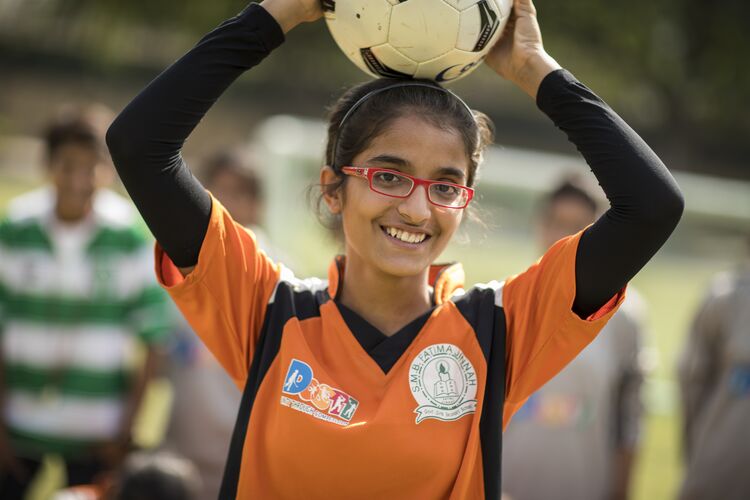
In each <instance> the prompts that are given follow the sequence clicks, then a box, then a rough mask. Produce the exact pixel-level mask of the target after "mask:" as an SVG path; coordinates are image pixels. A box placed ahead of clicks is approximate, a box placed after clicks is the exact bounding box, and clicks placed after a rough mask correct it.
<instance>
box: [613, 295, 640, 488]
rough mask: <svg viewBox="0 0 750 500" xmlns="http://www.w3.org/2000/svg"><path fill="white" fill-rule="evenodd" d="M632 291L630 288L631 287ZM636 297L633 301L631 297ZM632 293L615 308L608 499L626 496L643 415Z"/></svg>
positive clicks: (637, 329) (635, 306) (637, 322)
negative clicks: (615, 370)
mask: <svg viewBox="0 0 750 500" xmlns="http://www.w3.org/2000/svg"><path fill="white" fill-rule="evenodd" d="M631 292H632V291H631ZM634 300H636V301H637V302H636V304H633V301H634ZM639 302H640V299H639V298H638V296H637V295H636V294H634V293H633V294H631V296H630V301H629V302H628V303H627V305H628V307H623V309H622V310H621V311H619V312H618V314H619V315H620V321H619V323H618V325H621V329H620V331H618V332H617V335H618V339H617V340H618V343H620V348H619V353H620V355H621V359H620V363H621V366H620V374H619V380H618V381H617V388H616V393H615V412H614V417H615V422H614V429H615V443H614V450H613V454H614V455H613V457H612V472H611V474H612V482H611V488H612V491H611V496H610V498H611V499H612V500H626V499H627V498H630V491H631V488H632V477H633V469H634V466H635V459H636V456H637V453H638V444H639V442H640V437H641V428H642V424H641V419H642V418H643V401H642V398H641V390H642V388H643V379H644V367H643V362H642V356H641V353H642V351H643V345H644V339H645V337H646V328H645V317H644V316H645V315H644V314H643V310H642V309H643V307H644V306H643V305H642V304H640V303H639Z"/></svg>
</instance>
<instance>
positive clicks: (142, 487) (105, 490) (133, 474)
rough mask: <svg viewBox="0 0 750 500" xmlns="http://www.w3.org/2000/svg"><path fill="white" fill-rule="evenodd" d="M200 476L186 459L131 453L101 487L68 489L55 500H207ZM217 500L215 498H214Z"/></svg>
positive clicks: (139, 452)
mask: <svg viewBox="0 0 750 500" xmlns="http://www.w3.org/2000/svg"><path fill="white" fill-rule="evenodd" d="M200 485H201V481H200V475H199V473H198V470H197V469H196V468H195V466H194V465H193V464H192V463H191V462H190V461H189V460H187V459H185V458H184V457H180V456H179V455H175V454H173V453H168V452H165V451H156V452H146V451H138V452H135V453H131V454H130V455H128V457H127V458H126V459H125V460H124V462H123V464H122V466H121V467H120V468H119V469H117V470H115V471H112V473H111V474H110V475H109V476H108V477H107V478H106V479H105V480H104V481H101V482H100V484H90V485H82V486H73V487H70V488H65V489H63V490H60V491H58V492H56V493H55V494H54V496H53V497H52V500H203V499H207V498H208V497H203V496H200ZM210 498H214V497H210Z"/></svg>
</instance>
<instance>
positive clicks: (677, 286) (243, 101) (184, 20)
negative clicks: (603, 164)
mask: <svg viewBox="0 0 750 500" xmlns="http://www.w3.org/2000/svg"><path fill="white" fill-rule="evenodd" d="M244 5H245V3H244V2H242V1H237V0H213V1H205V0H204V1H197V0H180V1H177V0H159V1H156V2H155V1H151V0H130V1H128V2H123V1H115V0H97V1H94V0H0V213H1V212H2V210H3V207H4V206H5V204H6V202H7V200H8V199H9V198H10V197H12V196H14V195H16V194H19V193H20V192H22V191H24V190H26V189H28V188H30V187H33V186H35V185H38V184H39V183H40V182H42V180H43V171H42V169H41V168H40V164H41V161H42V154H41V143H40V142H39V140H38V138H37V136H38V133H39V132H40V130H41V127H42V126H43V125H44V123H45V122H46V121H47V120H48V119H49V118H50V116H51V115H52V114H53V112H54V111H55V109H56V108H57V107H58V106H59V105H60V104H61V103H66V102H78V103H82V102H87V101H90V100H93V101H99V102H103V103H105V104H107V105H109V106H111V107H112V108H114V109H116V110H119V109H121V108H122V106H124V105H125V104H126V103H127V102H128V100H129V99H131V98H132V97H133V96H134V94H135V93H136V92H137V91H138V90H139V89H140V88H141V87H143V86H144V85H145V84H146V83H147V82H148V81H149V80H150V79H151V78H153V77H154V76H155V75H156V74H158V72H159V71H161V70H162V69H163V68H164V67H165V66H166V65H167V64H169V63H170V62H171V61H173V60H174V59H175V58H176V57H178V56H179V55H180V54H181V53H182V52H184V51H185V50H187V49H188V48H189V47H190V46H191V44H192V43H194V42H195V41H196V40H197V39H198V37H199V36H200V35H201V34H202V33H203V32H205V31H207V30H208V29H210V28H211V27H213V26H214V25H216V24H217V23H218V22H220V21H221V20H222V19H224V18H225V17H229V16H230V15H232V14H234V13H236V12H238V11H239V10H241V9H242V8H243V7H244ZM536 5H537V8H538V10H539V13H540V21H541V24H542V32H543V34H544V35H545V43H546V46H547V49H548V51H549V52H550V53H551V54H552V55H553V56H554V57H556V58H557V59H558V61H560V62H561V64H563V65H564V66H565V67H567V68H568V69H570V70H571V71H573V73H574V74H576V75H577V76H578V77H579V78H580V79H581V80H582V81H583V82H585V83H587V84H588V85H589V86H590V87H592V88H593V89H594V90H595V91H596V92H597V93H599V94H600V95H601V96H602V97H603V98H604V99H605V100H606V101H607V102H608V103H610V104H611V105H612V106H613V107H614V108H615V109H616V110H617V111H618V112H620V114H621V115H622V116H623V117H624V118H625V119H626V120H627V121H628V122H629V123H630V124H631V125H632V126H633V127H634V128H635V129H636V130H637V131H638V132H639V133H641V134H642V135H643V136H644V137H645V138H646V139H647V140H648V141H649V143H650V144H651V145H652V146H653V148H654V149H655V150H656V151H657V153H658V154H659V155H660V156H661V157H662V159H663V160H664V162H665V163H666V164H667V165H668V166H669V167H670V169H671V170H672V171H673V172H674V173H675V177H676V178H677V180H678V182H679V184H680V185H681V187H682V188H683V191H684V193H685V195H686V199H687V208H686V213H685V216H684V218H683V221H682V223H681V224H680V226H679V227H678V229H677V230H676V232H675V233H674V235H673V236H672V238H671V239H670V241H669V242H668V243H667V245H666V246H665V248H664V249H663V250H662V251H661V252H660V253H659V254H658V255H657V257H656V258H655V259H654V260H653V261H652V262H651V263H650V264H649V265H648V266H647V267H646V269H645V270H643V271H642V272H641V273H640V274H639V275H638V277H637V278H636V279H635V280H634V286H635V287H636V288H637V289H638V290H639V292H640V293H641V295H643V296H644V298H645V299H646V301H647V303H648V308H649V317H648V325H649V330H650V333H651V337H650V338H649V339H648V342H649V347H650V349H649V356H648V360H647V361H648V363H649V364H650V366H651V368H652V370H651V373H650V376H649V379H648V382H647V385H646V405H647V425H646V428H645V434H644V436H643V441H642V445H641V452H640V455H639V457H638V462H637V470H636V480H635V492H634V493H635V494H634V498H636V499H639V500H653V499H657V500H658V499H668V498H672V497H673V496H674V493H675V491H676V488H677V487H678V485H679V481H680V479H681V470H682V465H681V460H680V449H679V432H680V422H679V416H678V414H677V393H676V385H675V365H676V356H677V354H678V352H679V349H680V347H681V344H682V341H683V339H684V337H685V334H686V330H687V328H688V325H689V323H690V321H691V319H692V314H693V312H694V310H695V307H696V305H697V303H698V301H699V300H700V298H701V295H702V293H703V291H704V290H705V287H706V285H707V283H708V280H709V278H710V277H711V276H712V275H714V274H715V273H717V272H719V271H722V270H727V269H731V268H733V267H735V266H736V265H737V264H738V263H739V262H741V261H742V260H744V259H747V252H748V247H749V245H750V139H749V138H750V113H748V112H747V110H748V109H750V68H749V67H748V65H747V64H746V61H745V59H746V58H747V50H746V49H747V48H748V45H750V44H748V42H747V38H748V36H747V31H746V30H747V20H748V19H750V7H749V5H750V4H748V3H747V2H742V1H732V0H726V1H717V2H713V3H708V2H705V1H698V0H662V1H659V2H652V1H646V0H631V1H628V2H625V1H608V2H601V1H593V0H569V1H566V2H560V1H555V0H537V2H536ZM365 79H367V76H366V75H364V74H363V73H361V72H360V71H359V70H358V69H356V68H355V67H354V66H353V65H352V64H351V63H350V62H349V61H348V60H347V59H346V58H345V57H344V56H343V55H342V54H341V53H340V52H339V50H338V48H337V47H336V46H335V44H334V43H333V41H332V39H331V38H330V36H329V34H328V32H327V30H326V27H325V25H324V24H323V23H322V22H320V23H316V24H314V25H305V26H302V27H300V28H298V29H297V30H295V31H294V32H292V33H291V34H290V35H289V36H288V39H287V43H285V44H284V45H283V46H282V47H281V48H280V49H278V50H277V51H276V52H274V54H273V55H272V56H271V57H270V58H269V59H268V60H267V61H265V62H264V63H263V64H262V65H261V66H260V67H258V68H256V69H254V70H253V71H251V72H250V73H249V74H247V75H246V76H244V77H243V78H242V79H241V80H240V81H239V82H238V83H237V84H236V85H235V86H233V87H232V88H231V89H230V90H229V92H228V93H227V95H226V96H225V97H224V98H223V99H222V100H221V101H220V102H219V103H218V104H217V105H216V106H215V107H214V109H212V111H211V112H210V113H209V115H208V116H207V118H206V119H205V120H204V122H203V123H202V124H201V126H200V127H199V128H198V129H197V130H196V132H195V133H194V135H193V137H192V138H191V140H190V141H189V143H188V145H187V147H186V151H185V155H186V157H187V159H188V161H189V162H190V161H193V162H195V161H199V160H200V159H202V158H204V157H205V156H207V155H209V154H210V153H212V152H213V151H215V150H217V149H219V148H221V147H226V146H231V145H235V144H238V143H248V144H251V145H252V148H253V149H254V150H255V152H256V154H257V155H258V158H259V159H260V160H261V164H262V167H263V170H264V173H265V175H266V176H267V177H266V180H267V183H268V192H269V195H268V207H267V210H266V216H267V220H266V224H265V227H266V229H267V232H268V234H269V236H270V237H271V239H272V241H274V242H275V244H276V245H277V246H278V247H279V248H281V249H282V250H283V252H284V253H285V254H286V255H288V256H289V257H290V261H291V262H292V263H293V265H294V268H295V272H296V273H297V274H298V275H301V276H307V275H317V276H322V275H325V268H326V266H327V264H328V261H329V259H330V258H331V256H332V255H333V254H334V253H335V252H336V251H337V248H336V244H335V243H334V242H332V241H330V240H329V239H327V238H326V236H325V234H324V232H323V230H322V229H321V228H320V226H319V225H318V224H317V222H316V221H315V219H314V217H313V216H312V215H311V212H310V210H309V207H308V205H307V202H306V197H305V190H306V187H307V186H308V185H309V184H310V183H311V182H312V181H313V179H314V178H315V177H316V173H317V170H318V168H319V166H320V164H321V158H322V147H323V139H324V126H323V122H322V121H320V120H321V119H322V117H323V113H324V110H325V108H326V106H328V105H329V104H331V103H332V102H333V100H334V99H335V97H336V96H337V95H338V94H339V93H340V91H341V90H342V89H344V88H345V87H347V86H349V85H350V84H353V83H356V82H360V81H363V80H365ZM453 89H454V90H455V91H457V92H458V93H459V94H461V95H462V96H463V97H464V98H465V99H466V100H467V101H468V103H469V104H470V105H471V106H472V107H474V108H477V109H480V110H482V111H484V112H486V113H487V114H489V115H490V116H491V117H492V118H493V120H494V121H495V123H496V127H497V142H498V147H495V148H494V149H493V150H492V151H491V152H490V153H489V154H488V155H487V161H486V163H485V165H484V167H483V171H482V173H481V178H480V183H479V197H480V199H479V204H480V207H482V218H483V219H484V221H485V223H486V227H481V226H479V225H477V224H472V223H469V224H467V225H466V227H465V228H464V230H463V233H464V234H463V236H462V238H461V240H462V241H461V242H458V243H456V244H454V245H453V246H452V247H451V248H450V249H449V251H448V252H447V255H446V256H445V258H446V260H460V261H462V262H464V264H465V266H466V268H467V272H468V278H469V281H470V282H476V281H487V280H490V279H502V278H504V277H506V276H508V275H510V274H514V273H516V272H519V271H521V270H523V269H524V268H525V267H526V266H528V265H529V264H530V263H531V262H532V261H533V260H535V258H536V257H537V256H538V255H539V253H540V251H541V249H539V248H537V247H536V246H535V243H534V239H533V236H534V235H533V224H532V223H533V220H532V219H533V209H534V206H535V200H536V199H537V198H538V196H540V195H541V194H542V193H543V192H545V190H547V189H549V187H550V186H551V185H552V184H553V183H554V182H555V181H556V180H557V179H558V178H559V177H560V176H561V175H562V174H563V173H564V172H567V171H569V170H580V171H583V172H585V171H586V167H585V164H583V163H582V160H581V159H580V158H579V157H578V156H576V154H575V150H574V148H573V147H572V146H570V145H569V144H567V142H566V140H565V138H564V136H563V135H562V134H561V133H560V132H558V131H557V130H555V129H554V127H553V126H552V125H551V124H550V123H549V121H548V120H547V118H546V117H544V116H543V115H542V114H541V113H540V112H539V111H538V110H536V107H535V105H534V103H533V102H532V101H530V100H529V99H528V98H527V97H526V96H525V95H524V94H522V93H521V92H520V91H518V90H516V89H514V88H513V87H512V86H511V85H509V84H507V83H504V82H502V81H500V80H499V79H498V78H497V77H495V76H494V75H493V74H491V73H490V71H488V70H486V69H485V68H480V69H479V70H478V71H477V72H475V73H474V74H472V75H471V76H469V77H468V78H466V79H465V80H463V81H461V82H459V83H458V84H456V85H455V86H454V87H453ZM165 394H168V388H166V387H165V386H164V385H163V384H161V385H159V384H157V385H156V386H155V387H154V390H153V391H152V393H151V395H152V398H151V399H150V403H149V406H148V408H147V409H146V412H145V413H144V415H143V418H142V419H141V421H140V431H139V436H141V439H142V441H143V442H145V443H152V444H153V443H154V442H156V441H157V440H158V438H159V432H160V426H161V422H162V421H163V415H162V412H163V408H164V407H165V406H166V404H164V397H163V396H164V395H165ZM51 464H52V465H51V467H49V469H48V470H49V472H48V474H47V475H46V476H45V477H44V478H43V479H42V481H41V482H40V484H39V485H38V487H37V490H36V491H37V493H36V494H35V497H36V498H44V495H45V494H44V491H48V490H49V488H51V487H53V485H54V483H55V481H57V480H58V479H59V470H58V469H57V468H56V466H55V463H54V461H52V462H51Z"/></svg>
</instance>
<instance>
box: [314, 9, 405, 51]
mask: <svg viewBox="0 0 750 500" xmlns="http://www.w3.org/2000/svg"><path fill="white" fill-rule="evenodd" d="M392 8H393V7H392V6H391V4H390V3H388V0H357V1H356V2H355V1H350V0H339V1H337V2H336V11H335V13H334V18H333V19H330V18H328V19H326V21H327V22H328V27H329V28H330V30H331V33H332V34H334V39H335V40H336V41H337V43H338V41H339V40H346V44H347V45H348V46H356V47H360V48H366V47H372V46H375V45H380V44H382V43H385V42H386V40H387V39H388V22H389V20H390V15H391V9H392Z"/></svg>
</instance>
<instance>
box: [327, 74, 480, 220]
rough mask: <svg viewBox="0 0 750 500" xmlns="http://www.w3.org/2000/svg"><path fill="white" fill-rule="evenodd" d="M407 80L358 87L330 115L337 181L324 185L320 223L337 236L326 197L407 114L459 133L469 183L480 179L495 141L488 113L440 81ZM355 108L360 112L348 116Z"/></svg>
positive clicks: (331, 157)
mask: <svg viewBox="0 0 750 500" xmlns="http://www.w3.org/2000/svg"><path fill="white" fill-rule="evenodd" d="M405 82H406V81H405V80H397V79H389V78H381V79H378V80H372V81H369V82H366V83H362V84H359V85H356V86H354V87H352V88H350V89H349V90H348V91H347V92H345V93H344V94H343V95H342V96H341V97H340V98H339V99H338V101H336V103H335V104H334V105H333V107H332V108H331V110H330V112H329V117H328V137H327V145H326V152H325V161H326V165H328V166H330V167H331V168H332V169H333V171H334V172H335V173H336V174H337V181H336V182H333V183H331V184H328V185H323V186H320V189H321V196H319V197H318V199H317V205H316V208H317V214H318V217H319V219H321V221H322V222H323V223H324V225H326V226H328V227H329V229H332V230H333V231H334V233H338V232H339V228H340V220H339V218H330V217H329V218H327V217H325V216H324V215H323V212H322V211H321V200H322V194H333V193H335V192H336V191H338V190H339V189H341V188H342V187H343V186H344V184H345V183H346V178H347V176H346V175H344V174H342V173H341V167H343V166H347V165H350V164H351V162H352V160H353V159H354V157H355V156H357V154H359V153H360V152H361V151H363V150H364V149H366V148H367V146H369V144H370V142H371V141H372V140H373V139H374V138H375V137H377V136H378V135H380V134H382V133H383V131H384V129H385V128H386V127H387V126H388V125H389V124H390V123H391V122H393V121H394V120H396V119H397V118H400V117H403V116H405V115H409V114H412V113H413V114H416V115H418V116H419V117H420V118H421V119H423V120H426V121H428V122H429V123H431V124H433V125H435V126H436V127H439V128H441V129H444V130H450V131H454V132H457V133H459V134H460V136H461V138H462V140H463V143H464V146H465V148H466V154H467V156H468V158H469V172H468V175H467V185H468V186H473V185H474V183H475V182H476V180H477V172H478V169H479V165H480V164H481V162H482V154H483V152H484V150H485V148H486V147H487V146H488V145H489V144H491V143H492V141H493V133H494V127H493V125H492V121H491V120H490V119H489V118H488V117H487V116H486V115H485V114H484V113H481V112H479V111H472V110H469V109H468V108H467V107H466V104H464V102H463V101H461V100H460V99H459V98H458V97H457V96H455V95H454V94H453V93H451V92H449V91H447V90H445V89H444V88H443V87H441V86H440V85H439V84H437V83H435V82H432V81H429V80H414V82H415V83H416V85H404V83H405ZM371 93H372V95H371V96H370V97H368V98H367V99H365V100H364V101H363V102H360V100H361V99H362V98H363V97H365V96H367V95H368V94H371ZM355 104H356V105H357V109H356V110H355V111H354V112H352V113H351V114H350V115H349V116H347V113H349V111H350V110H351V109H352V107H353V106H355ZM344 117H346V121H345V123H343V127H342V120H343V119H344ZM334 148H335V151H334ZM334 159H335V160H334Z"/></svg>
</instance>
